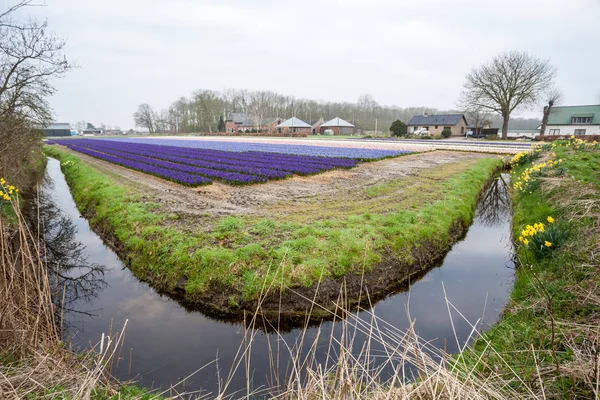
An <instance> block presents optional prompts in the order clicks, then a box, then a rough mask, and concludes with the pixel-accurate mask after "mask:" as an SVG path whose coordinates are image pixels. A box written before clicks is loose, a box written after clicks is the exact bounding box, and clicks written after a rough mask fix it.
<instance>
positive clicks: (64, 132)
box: [44, 122, 71, 137]
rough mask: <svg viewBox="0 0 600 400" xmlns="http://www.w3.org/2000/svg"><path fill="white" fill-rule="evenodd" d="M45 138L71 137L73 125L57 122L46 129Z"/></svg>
mask: <svg viewBox="0 0 600 400" xmlns="http://www.w3.org/2000/svg"><path fill="white" fill-rule="evenodd" d="M44 135H45V136H54V137H55V136H71V124H69V123H65V122H57V123H53V124H49V125H48V126H47V127H46V128H44Z"/></svg>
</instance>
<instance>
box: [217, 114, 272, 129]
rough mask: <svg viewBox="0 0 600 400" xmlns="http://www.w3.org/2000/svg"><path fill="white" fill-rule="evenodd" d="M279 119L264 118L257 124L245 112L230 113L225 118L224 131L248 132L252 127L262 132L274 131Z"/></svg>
mask: <svg viewBox="0 0 600 400" xmlns="http://www.w3.org/2000/svg"><path fill="white" fill-rule="evenodd" d="M281 121H282V119H281V118H272V117H271V118H264V119H262V120H261V121H260V125H259V124H257V123H256V120H255V119H254V118H252V117H251V116H249V115H248V114H246V113H230V114H229V117H228V118H227V119H226V120H225V132H229V133H236V132H239V131H242V132H250V131H252V130H253V129H254V130H256V131H258V130H259V129H260V130H261V131H264V132H275V131H276V130H277V126H278V125H279V124H281Z"/></svg>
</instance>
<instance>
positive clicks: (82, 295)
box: [29, 175, 107, 320]
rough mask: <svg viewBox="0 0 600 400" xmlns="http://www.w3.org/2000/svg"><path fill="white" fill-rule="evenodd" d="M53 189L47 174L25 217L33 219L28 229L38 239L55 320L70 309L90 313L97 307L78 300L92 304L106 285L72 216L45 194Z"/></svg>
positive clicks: (102, 272)
mask: <svg viewBox="0 0 600 400" xmlns="http://www.w3.org/2000/svg"><path fill="white" fill-rule="evenodd" d="M54 189H55V187H54V182H53V180H52V178H51V177H50V176H48V175H47V176H46V177H45V179H44V182H43V184H42V187H41V190H40V191H39V194H38V197H37V199H36V201H35V202H34V204H33V206H32V207H31V210H30V212H31V213H32V214H33V215H32V218H29V220H30V221H34V222H32V223H31V227H30V229H32V231H33V232H35V234H36V235H37V237H39V238H40V239H41V240H40V244H41V245H42V255H43V258H44V261H45V263H46V265H47V267H48V277H49V279H50V284H51V287H52V290H53V294H52V298H53V301H54V303H55V305H56V306H57V307H56V310H57V311H56V312H57V314H58V316H60V319H58V320H63V317H64V315H65V314H72V313H76V314H85V315H88V316H90V315H93V314H94V312H95V311H98V312H99V311H101V310H93V309H84V308H82V307H81V304H82V303H87V304H93V301H94V299H96V298H98V294H99V293H100V292H101V291H102V290H103V289H105V288H106V286H107V283H106V281H105V280H104V273H105V267H104V266H103V265H100V264H97V263H92V262H89V261H88V256H87V254H88V253H87V248H86V246H85V245H84V244H83V243H82V242H81V241H79V240H77V234H78V229H77V227H76V226H75V224H74V223H73V220H72V217H71V216H69V215H66V214H64V213H63V212H62V211H61V210H60V209H59V208H58V207H57V206H56V205H55V203H54V201H53V199H52V198H51V197H50V196H49V193H52V191H53V190H54Z"/></svg>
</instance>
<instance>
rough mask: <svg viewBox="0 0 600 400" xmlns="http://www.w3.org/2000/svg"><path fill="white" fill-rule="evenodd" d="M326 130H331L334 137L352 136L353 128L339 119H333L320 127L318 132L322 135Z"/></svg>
mask: <svg viewBox="0 0 600 400" xmlns="http://www.w3.org/2000/svg"><path fill="white" fill-rule="evenodd" d="M326 129H331V130H332V131H333V134H334V135H353V134H354V131H355V126H354V125H352V124H351V123H350V122H348V121H345V120H343V119H341V118H340V117H335V118H334V119H332V120H329V121H327V122H325V123H324V124H323V125H321V128H320V132H321V133H323V132H325V130H326Z"/></svg>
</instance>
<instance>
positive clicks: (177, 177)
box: [53, 142, 212, 186]
mask: <svg viewBox="0 0 600 400" xmlns="http://www.w3.org/2000/svg"><path fill="white" fill-rule="evenodd" d="M54 143H58V144H62V143H60V142H54ZM54 143H53V144H54ZM67 147H69V148H73V149H74V150H77V151H78V152H80V153H83V154H87V155H88V156H92V157H95V158H99V159H101V160H104V161H108V162H111V163H113V164H117V165H121V166H123V167H127V168H131V169H135V170H137V171H141V172H145V173H147V174H150V175H156V176H158V177H161V178H165V179H168V180H171V181H174V182H178V183H181V184H184V185H190V186H200V185H207V184H209V183H212V180H211V179H208V178H205V177H203V176H199V175H194V174H188V173H186V172H182V171H175V170H172V169H168V168H163V167H161V166H159V165H150V164H145V163H141V162H136V161H133V160H128V159H123V158H121V157H115V156H111V155H109V154H104V153H99V152H97V151H93V150H90V149H86V148H75V146H73V147H72V146H67Z"/></svg>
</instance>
